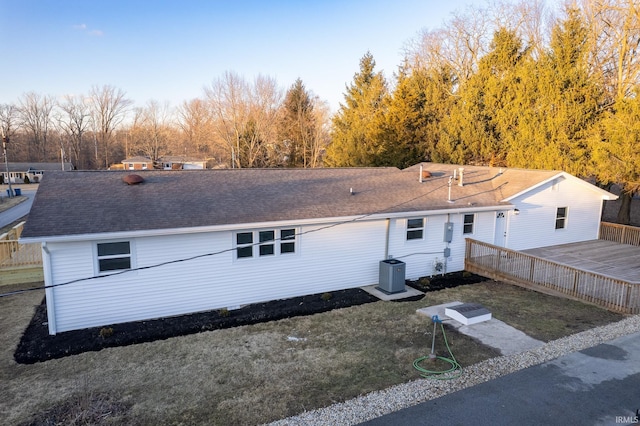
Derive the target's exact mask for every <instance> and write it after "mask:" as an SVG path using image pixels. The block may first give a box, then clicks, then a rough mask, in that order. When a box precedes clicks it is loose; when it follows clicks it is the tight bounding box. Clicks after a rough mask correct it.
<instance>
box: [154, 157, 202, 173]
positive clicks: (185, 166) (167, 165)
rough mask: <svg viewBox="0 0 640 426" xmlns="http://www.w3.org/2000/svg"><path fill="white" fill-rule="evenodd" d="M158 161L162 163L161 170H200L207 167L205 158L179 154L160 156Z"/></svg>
mask: <svg viewBox="0 0 640 426" xmlns="http://www.w3.org/2000/svg"><path fill="white" fill-rule="evenodd" d="M158 163H160V164H162V169H163V170H202V169H206V168H207V162H206V160H198V159H197V158H192V157H186V156H180V155H166V156H164V157H160V158H159V159H158Z"/></svg>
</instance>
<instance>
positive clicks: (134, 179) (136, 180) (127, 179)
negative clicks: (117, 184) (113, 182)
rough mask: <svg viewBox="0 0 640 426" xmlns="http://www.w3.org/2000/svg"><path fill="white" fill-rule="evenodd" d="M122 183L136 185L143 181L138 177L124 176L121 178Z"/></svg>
mask: <svg viewBox="0 0 640 426" xmlns="http://www.w3.org/2000/svg"><path fill="white" fill-rule="evenodd" d="M122 181H123V182H124V183H126V184H127V185H137V184H139V183H142V182H144V179H142V176H140V175H126V176H125V177H123V178H122Z"/></svg>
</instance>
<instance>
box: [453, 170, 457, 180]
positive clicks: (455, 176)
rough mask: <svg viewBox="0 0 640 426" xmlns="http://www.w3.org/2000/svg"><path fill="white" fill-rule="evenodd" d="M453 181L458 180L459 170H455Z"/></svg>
mask: <svg viewBox="0 0 640 426" xmlns="http://www.w3.org/2000/svg"><path fill="white" fill-rule="evenodd" d="M453 179H454V180H458V169H453Z"/></svg>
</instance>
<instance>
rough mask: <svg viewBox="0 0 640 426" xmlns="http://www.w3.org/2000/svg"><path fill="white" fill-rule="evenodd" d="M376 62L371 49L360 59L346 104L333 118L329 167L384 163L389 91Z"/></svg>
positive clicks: (326, 162)
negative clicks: (382, 159)
mask: <svg viewBox="0 0 640 426" xmlns="http://www.w3.org/2000/svg"><path fill="white" fill-rule="evenodd" d="M375 65H376V63H375V61H374V59H373V55H371V53H369V52H367V54H365V55H364V57H363V58H362V59H361V60H360V71H359V72H358V73H356V74H355V76H354V78H353V83H351V85H350V86H349V87H347V93H346V94H345V95H344V97H345V103H344V104H340V109H339V111H338V113H337V114H336V115H335V116H334V117H333V122H332V132H331V136H332V138H331V139H332V141H331V144H330V145H329V147H328V148H327V152H326V157H325V164H326V165H327V166H331V167H358V166H376V165H380V164H379V163H380V154H381V153H382V152H383V150H384V143H383V141H382V138H383V137H384V136H383V135H384V131H383V128H384V127H383V125H384V117H385V110H386V103H387V102H388V90H387V84H386V81H385V79H384V76H383V75H382V74H381V73H379V72H375V71H374V68H375Z"/></svg>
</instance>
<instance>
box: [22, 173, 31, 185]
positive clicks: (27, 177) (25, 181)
mask: <svg viewBox="0 0 640 426" xmlns="http://www.w3.org/2000/svg"><path fill="white" fill-rule="evenodd" d="M22 181H23V182H24V183H26V184H28V183H31V181H30V180H29V176H28V175H24V179H23V180H22Z"/></svg>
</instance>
